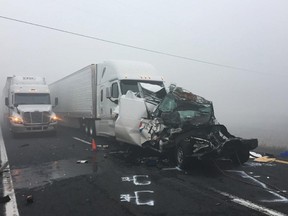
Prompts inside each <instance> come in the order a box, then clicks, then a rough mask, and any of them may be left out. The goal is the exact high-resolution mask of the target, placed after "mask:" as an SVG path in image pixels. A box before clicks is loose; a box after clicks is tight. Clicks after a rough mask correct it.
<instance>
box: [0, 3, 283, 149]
mask: <svg viewBox="0 0 288 216" xmlns="http://www.w3.org/2000/svg"><path fill="white" fill-rule="evenodd" d="M287 11H288V1H287V0H283V1H281V0H274V1H272V0H233V1H231V0H217V1H212V0H178V1H175V0H174V1H172V0H146V1H140V0H105V1H104V0H102V1H101V0H93V1H92V0H86V1H75V0H70V1H64V0H54V1H47V0H45V1H44V0H37V1H36V0H26V1H11V0H0V16H4V17H9V18H14V19H18V20H24V21H27V22H32V23H36V24H40V25H45V26H49V27H53V28H57V29H63V30H66V31H70V32H75V33H79V34H83V35H89V36H93V37H97V38H101V39H105V40H109V41H114V42H118V43H123V44H129V45H132V46H136V47H143V48H146V49H151V50H156V51H160V52H165V53H170V54H174V55H179V56H185V57H188V58H191V59H196V60H200V61H206V62H211V63H216V64H220V65H227V66H233V67H238V68H245V69H247V70H236V69H232V68H229V67H221V66H215V65H211V64H205V63H199V62H197V61H191V60H185V59H179V58H175V57H169V56H163V55H159V54H155V53H151V52H145V51H141V50H136V49H131V48H127V47H123V46H118V45H115V44H111V43H105V42H102V41H99V40H92V39H88V38H83V37H79V36H75V35H70V34H65V33H61V32H56V31H52V30H48V29H44V28H39V27H36V26H31V25H26V24H23V23H18V22H14V21H9V20H6V19H3V18H0V30H1V31H0V70H1V73H0V88H1V89H2V88H3V85H4V83H5V79H6V77H7V76H11V75H37V76H44V77H46V80H47V82H48V83H51V82H53V81H56V80H57V79H59V78H62V77H63V76H65V75H68V74H70V73H72V72H74V71H76V70H78V69H80V68H83V67H85V66H87V65H89V64H92V63H95V62H97V61H99V60H103V59H128V60H137V61H144V62H149V63H151V64H153V65H154V66H155V67H156V68H157V69H158V70H159V73H161V74H162V75H163V76H164V78H165V79H166V80H167V83H168V84H169V83H170V82H175V83H177V84H178V85H179V86H183V87H184V88H186V89H188V90H190V91H192V92H194V93H196V94H199V95H201V96H204V97H205V98H207V99H209V100H212V101H213V102H214V109H215V115H216V117H217V119H218V121H219V122H220V123H223V124H225V125H227V126H228V129H230V131H231V132H232V133H234V134H236V135H239V136H243V137H258V138H260V141H261V144H262V145H264V144H269V145H275V146H286V147H287V146H288V112H287V110H288V97H287V92H288V87H287V80H288V60H287V57H288V41H287V38H288V13H287ZM287 148H288V147H287Z"/></svg>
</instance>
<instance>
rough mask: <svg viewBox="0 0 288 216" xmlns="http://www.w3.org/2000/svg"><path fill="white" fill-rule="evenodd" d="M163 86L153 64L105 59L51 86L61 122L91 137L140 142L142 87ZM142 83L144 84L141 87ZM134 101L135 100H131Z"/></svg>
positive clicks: (144, 108)
mask: <svg viewBox="0 0 288 216" xmlns="http://www.w3.org/2000/svg"><path fill="white" fill-rule="evenodd" d="M145 85H146V87H147V86H149V88H150V89H152V88H153V89H157V90H159V89H164V90H165V88H164V81H163V77H161V76H160V75H158V72H157V70H156V69H155V68H154V67H153V66H152V65H150V64H147V63H143V62H132V61H104V62H101V63H97V64H92V65H89V66H87V67H85V68H83V69H81V70H79V71H76V72H74V73H72V74H70V75H68V76H66V77H64V78H62V79H60V80H58V81H56V82H54V83H52V84H50V85H49V88H50V91H51V96H52V99H53V98H58V100H59V103H58V105H57V107H55V109H54V110H55V112H56V114H57V116H58V117H59V118H60V120H59V124H62V125H66V126H70V127H76V128H81V129H83V130H84V131H85V132H86V133H87V134H89V135H90V136H96V135H97V136H98V135H99V136H113V137H115V138H116V139H117V140H121V141H124V142H127V143H130V144H135V145H141V142H140V135H141V134H140V133H139V128H138V126H139V122H140V120H141V118H142V117H146V116H147V109H152V108H153V105H149V107H147V105H146V104H145V102H144V98H143V97H141V93H140V89H141V88H142V87H143V86H145ZM141 86H142V87H141ZM131 102H132V103H131Z"/></svg>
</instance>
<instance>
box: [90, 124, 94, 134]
mask: <svg viewBox="0 0 288 216" xmlns="http://www.w3.org/2000/svg"><path fill="white" fill-rule="evenodd" d="M90 135H91V136H92V135H93V127H92V126H91V127H90Z"/></svg>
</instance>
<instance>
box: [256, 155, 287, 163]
mask: <svg viewBox="0 0 288 216" xmlns="http://www.w3.org/2000/svg"><path fill="white" fill-rule="evenodd" d="M254 161H256V162H260V163H272V162H278V163H283V164H288V161H285V160H278V159H276V158H274V157H272V158H270V157H268V156H264V157H260V158H255V159H254Z"/></svg>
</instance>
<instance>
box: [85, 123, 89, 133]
mask: <svg viewBox="0 0 288 216" xmlns="http://www.w3.org/2000/svg"><path fill="white" fill-rule="evenodd" d="M88 131H89V129H88V126H87V125H85V133H86V134H88Z"/></svg>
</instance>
